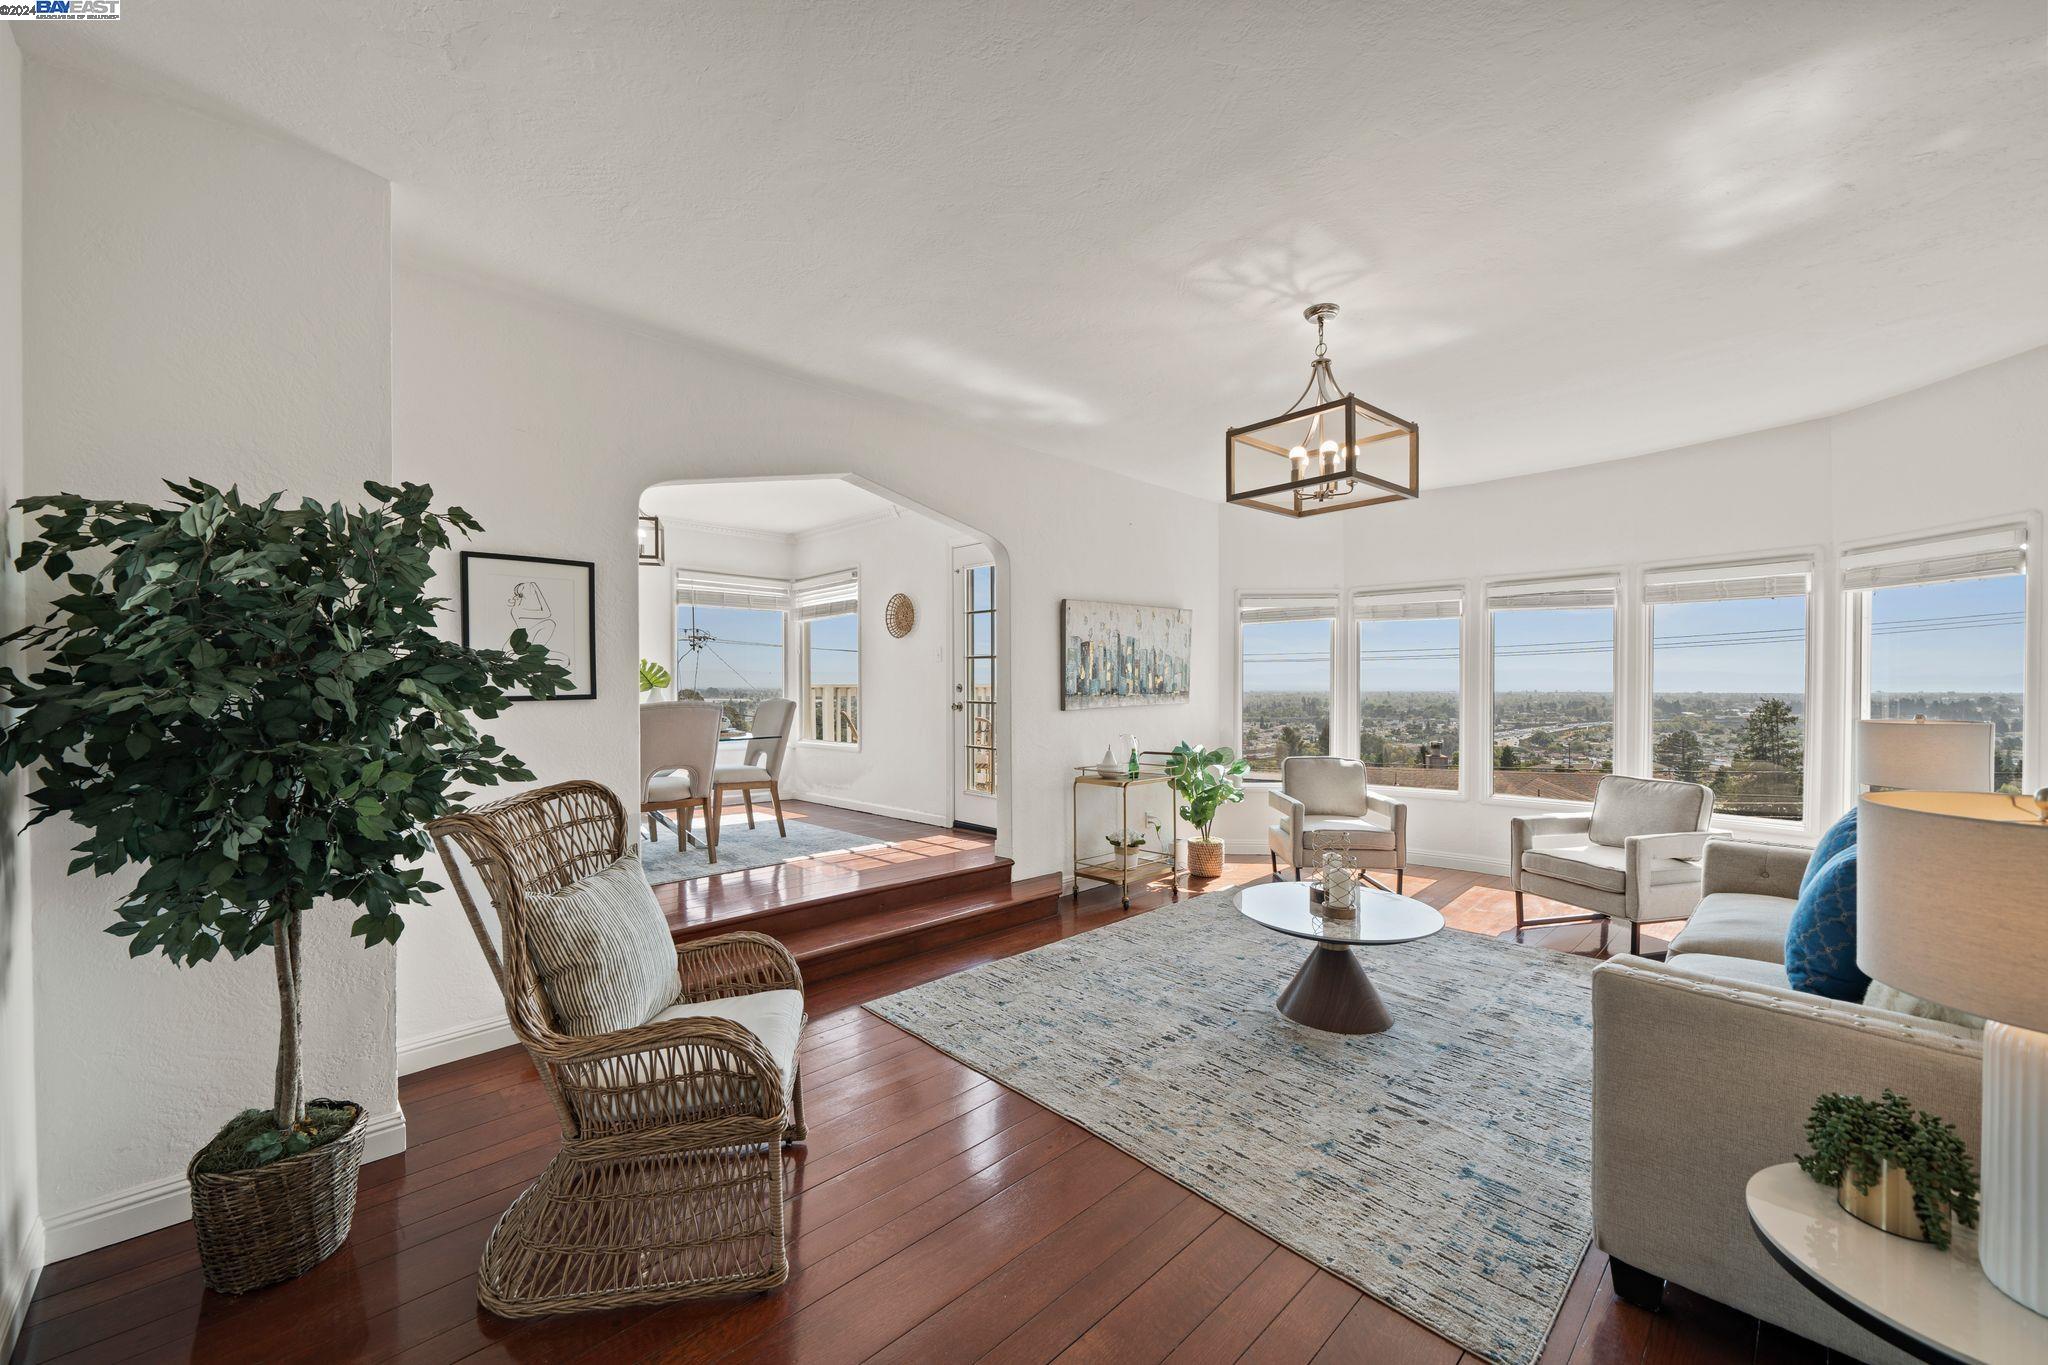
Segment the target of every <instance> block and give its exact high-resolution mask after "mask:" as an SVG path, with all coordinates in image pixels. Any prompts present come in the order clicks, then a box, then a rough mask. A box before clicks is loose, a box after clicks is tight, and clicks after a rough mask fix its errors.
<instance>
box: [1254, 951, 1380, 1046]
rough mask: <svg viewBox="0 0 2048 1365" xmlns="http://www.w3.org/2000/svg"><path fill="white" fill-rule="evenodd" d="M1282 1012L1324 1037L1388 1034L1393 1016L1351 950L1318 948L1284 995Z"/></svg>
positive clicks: (1281, 993) (1302, 966)
mask: <svg viewBox="0 0 2048 1365" xmlns="http://www.w3.org/2000/svg"><path fill="white" fill-rule="evenodd" d="M1280 1013H1281V1015H1282V1016H1283V1017H1285V1018H1288V1019H1292V1020H1293V1021H1294V1022H1295V1023H1297V1024H1301V1025H1303V1026H1304V1027H1307V1028H1313V1029H1321V1030H1322V1031H1323V1032H1325V1033H1354V1034H1355V1033H1384V1032H1385V1031H1386V1030H1387V1029H1389V1028H1391V1027H1393V1023H1394V1016H1393V1015H1392V1014H1391V1013H1389V1012H1388V1010H1387V1004H1386V1002H1385V1001H1384V1000H1382V999H1380V993H1379V991H1378V990H1376V989H1374V987H1373V984H1372V978H1371V977H1370V976H1367V975H1366V972H1365V968H1364V967H1363V966H1362V965H1360V963H1359V961H1358V959H1357V958H1356V957H1355V956H1353V955H1352V952H1351V950H1350V949H1349V948H1346V947H1344V946H1342V945H1341V944H1335V943H1323V944H1318V945H1317V946H1316V948H1315V950H1314V951H1313V952H1311V953H1310V954H1309V955H1308V961H1306V962H1304V963H1302V964H1301V970H1300V971H1298V972H1296V973H1295V974H1294V980H1292V981H1290V982H1288V983H1287V989H1286V990H1284V991H1282V992H1280Z"/></svg>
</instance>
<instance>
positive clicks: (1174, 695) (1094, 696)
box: [1060, 598, 1195, 711]
mask: <svg viewBox="0 0 2048 1365" xmlns="http://www.w3.org/2000/svg"><path fill="white" fill-rule="evenodd" d="M1062 606H1063V608H1064V616H1065V620H1064V623H1063V633H1064V636H1065V648H1064V649H1063V650H1062V651H1061V658H1062V660H1063V675H1064V676H1063V678H1062V681H1061V686H1060V708H1061V709H1062V710H1067V711H1081V710H1087V709H1089V708H1092V707H1097V706H1158V705H1163V704H1164V703H1167V702H1177V701H1186V700H1187V699H1188V674H1189V672H1190V670H1191V668H1192V666H1193V659H1194V619H1195V617H1194V613H1193V612H1191V611H1188V610H1187V609H1186V608H1183V607H1137V606H1130V605H1128V604H1125V603H1122V602H1084V601H1078V600H1076V599H1074V598H1068V599H1067V600H1066V601H1065V602H1064V603H1063V604H1062Z"/></svg>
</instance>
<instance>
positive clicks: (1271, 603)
mask: <svg viewBox="0 0 2048 1365" xmlns="http://www.w3.org/2000/svg"><path fill="white" fill-rule="evenodd" d="M1336 636H1337V599H1336V598H1335V597H1331V596H1304V597H1246V598H1244V599H1243V601H1242V602H1241V604H1240V606H1239V610H1238V753H1239V754H1241V755H1242V756H1243V757H1244V758H1245V759H1247V760H1248V761H1249V762H1250V763H1251V765H1252V773H1253V775H1254V776H1259V777H1277V776H1279V774H1280V763H1281V761H1282V760H1283V759H1286V758H1289V757H1291V756H1293V755H1295V754H1327V753H1329V752H1330V695H1331V692H1332V691H1333V690H1334V687H1333V682H1334V672H1333V669H1332V665H1333V664H1334V663H1335V662H1336V649H1335V645H1336Z"/></svg>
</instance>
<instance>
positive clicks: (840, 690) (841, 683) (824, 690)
mask: <svg viewBox="0 0 2048 1365" xmlns="http://www.w3.org/2000/svg"><path fill="white" fill-rule="evenodd" d="M795 600H796V615H797V625H798V628H799V629H800V630H801V631H802V648H803V653H802V659H803V699H802V704H801V705H802V713H803V736H804V738H805V739H807V740H810V741H812V742H814V743H820V744H858V743H860V580H859V577H858V576H857V575H856V573H855V572H854V571H853V570H851V569H848V570H846V571H844V572H842V573H835V574H824V575H820V576H819V577H816V578H807V579H802V580H800V581H799V582H798V583H797V584H796V592H795Z"/></svg>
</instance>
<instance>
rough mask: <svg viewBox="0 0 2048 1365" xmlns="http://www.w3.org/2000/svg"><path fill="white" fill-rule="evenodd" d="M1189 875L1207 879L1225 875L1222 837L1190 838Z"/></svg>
mask: <svg viewBox="0 0 2048 1365" xmlns="http://www.w3.org/2000/svg"><path fill="white" fill-rule="evenodd" d="M1188 875H1189V876H1190V877H1197V878H1200V879H1202V880H1205V881H1206V880H1207V879H1209V878H1210V877H1220V876H1222V875H1223V841H1222V840H1221V839H1190V840H1188Z"/></svg>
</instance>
